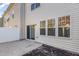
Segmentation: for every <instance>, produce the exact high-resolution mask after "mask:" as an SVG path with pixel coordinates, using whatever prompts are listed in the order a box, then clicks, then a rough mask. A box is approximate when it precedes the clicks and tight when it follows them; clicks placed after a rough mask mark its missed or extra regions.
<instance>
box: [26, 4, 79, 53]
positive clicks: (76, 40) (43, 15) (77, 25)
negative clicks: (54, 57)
mask: <svg viewBox="0 0 79 59" xmlns="http://www.w3.org/2000/svg"><path fill="white" fill-rule="evenodd" d="M26 7H27V8H26V14H27V16H26V26H27V25H31V24H37V25H36V27H35V41H38V42H41V43H44V44H48V45H51V46H54V47H58V48H61V49H65V50H69V51H73V52H77V53H79V4H64V3H63V4H59V3H57V4H53V3H50V4H49V3H45V4H44V3H42V4H41V6H40V7H39V8H36V9H35V10H33V11H31V9H30V8H31V4H26ZM67 15H70V22H71V23H70V32H71V33H70V36H71V37H70V38H65V37H58V17H62V16H67ZM50 18H55V27H56V36H47V35H45V36H44V35H43V36H42V35H40V21H42V20H46V25H47V20H48V19H50ZM46 30H47V27H46ZM46 34H47V33H46Z"/></svg>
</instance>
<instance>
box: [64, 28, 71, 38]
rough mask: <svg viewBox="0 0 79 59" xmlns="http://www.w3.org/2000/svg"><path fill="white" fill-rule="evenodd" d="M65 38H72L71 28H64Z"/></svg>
mask: <svg viewBox="0 0 79 59" xmlns="http://www.w3.org/2000/svg"><path fill="white" fill-rule="evenodd" d="M64 37H70V28H69V27H65V28H64Z"/></svg>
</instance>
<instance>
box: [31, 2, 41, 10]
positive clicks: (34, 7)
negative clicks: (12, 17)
mask: <svg viewBox="0 0 79 59" xmlns="http://www.w3.org/2000/svg"><path fill="white" fill-rule="evenodd" d="M39 6H40V3H33V4H31V10H34V9H36V8H38V7H39Z"/></svg>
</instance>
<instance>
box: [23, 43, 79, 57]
mask: <svg viewBox="0 0 79 59" xmlns="http://www.w3.org/2000/svg"><path fill="white" fill-rule="evenodd" d="M23 56H79V54H75V53H72V52H69V51H66V50H61V49H58V48H55V47H52V46H48V45H45V44H43V45H42V46H40V47H39V48H37V49H35V50H32V51H30V52H28V53H26V54H24V55H23Z"/></svg>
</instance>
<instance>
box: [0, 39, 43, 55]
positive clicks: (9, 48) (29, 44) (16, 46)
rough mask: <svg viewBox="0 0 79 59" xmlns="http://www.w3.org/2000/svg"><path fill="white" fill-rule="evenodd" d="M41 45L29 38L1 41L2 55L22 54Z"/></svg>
mask: <svg viewBox="0 0 79 59" xmlns="http://www.w3.org/2000/svg"><path fill="white" fill-rule="evenodd" d="M41 45H42V44H41V43H38V42H34V41H29V40H22V41H13V42H6V43H0V56H21V55H23V54H25V53H27V52H29V51H31V50H33V49H36V48H38V47H40V46H41Z"/></svg>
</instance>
